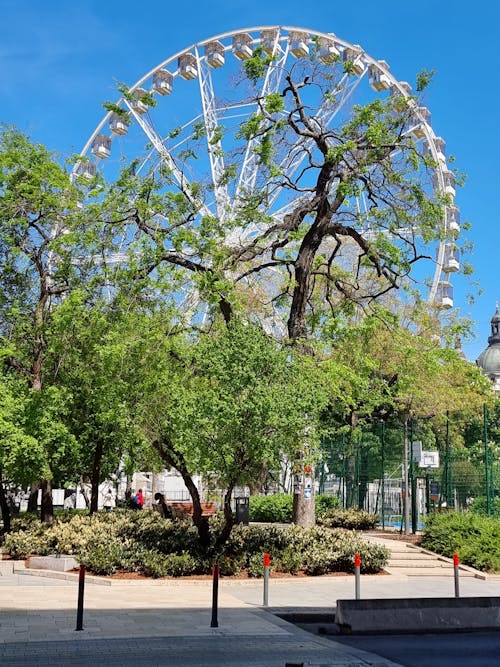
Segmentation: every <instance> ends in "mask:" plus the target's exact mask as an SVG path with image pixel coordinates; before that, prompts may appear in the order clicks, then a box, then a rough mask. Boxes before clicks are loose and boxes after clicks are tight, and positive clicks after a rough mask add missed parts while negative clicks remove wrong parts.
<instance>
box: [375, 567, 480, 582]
mask: <svg viewBox="0 0 500 667" xmlns="http://www.w3.org/2000/svg"><path fill="white" fill-rule="evenodd" d="M384 571H385V572H387V573H388V574H392V575H394V576H406V577H447V578H449V579H453V577H454V572H453V568H448V569H446V568H442V567H429V568H418V567H391V566H390V565H387V566H386V567H385V568H384ZM462 577H468V578H470V577H472V578H474V577H475V575H474V574H473V573H472V572H467V571H465V570H460V578H462Z"/></svg>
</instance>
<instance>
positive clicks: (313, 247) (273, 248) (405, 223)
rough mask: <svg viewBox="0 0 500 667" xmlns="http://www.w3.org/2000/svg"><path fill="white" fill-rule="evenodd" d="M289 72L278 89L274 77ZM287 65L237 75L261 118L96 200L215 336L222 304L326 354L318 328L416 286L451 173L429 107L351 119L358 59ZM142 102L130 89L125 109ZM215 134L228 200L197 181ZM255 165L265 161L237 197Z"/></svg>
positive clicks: (373, 109)
mask: <svg viewBox="0 0 500 667" xmlns="http://www.w3.org/2000/svg"><path fill="white" fill-rule="evenodd" d="M275 65H276V66H277V67H278V69H279V76H278V74H276V77H277V78H276V81H277V82H278V83H276V85H275V87H274V88H275V89H274V91H273V92H272V93H268V92H266V86H265V85H263V83H262V81H263V80H264V79H265V78H266V76H267V75H268V73H269V68H272V67H274V66H275ZM282 68H283V64H282V63H281V62H280V63H279V65H277V64H276V63H275V62H273V56H272V55H269V54H268V53H266V52H265V51H264V50H262V49H256V51H255V52H254V55H253V56H252V57H251V58H250V59H249V60H247V61H246V62H245V63H244V74H245V76H244V77H243V76H242V77H241V79H240V81H239V82H238V80H237V79H236V80H235V82H236V85H237V86H240V87H241V90H242V94H244V97H245V99H246V101H247V102H248V104H249V106H253V108H254V110H255V111H254V112H253V113H252V114H251V115H250V116H249V117H248V116H247V117H246V118H245V119H244V120H243V121H241V122H238V121H237V122H231V124H230V125H229V126H223V125H222V124H220V125H219V126H217V128H214V127H211V126H210V127H208V126H205V127H204V126H203V124H201V125H200V124H193V125H189V127H188V128H187V129H186V128H179V129H177V130H175V131H172V132H171V133H170V135H169V136H168V137H167V139H166V140H165V145H164V147H163V148H162V149H161V150H160V155H161V156H162V164H161V165H160V166H159V167H158V166H157V165H155V168H154V169H153V170H151V171H150V172H147V171H146V169H145V168H143V167H141V168H140V169H139V168H138V167H139V164H140V163H139V161H136V162H134V163H133V164H131V165H128V166H127V168H126V169H125V170H124V171H123V173H122V174H121V176H120V177H119V178H118V179H117V180H115V182H114V183H113V184H112V185H111V186H110V187H109V188H108V189H107V190H106V189H103V190H97V189H96V187H95V186H96V184H98V185H100V186H101V185H102V183H101V182H100V181H99V178H98V177H96V179H95V180H94V181H93V182H92V184H91V188H90V192H91V197H90V206H91V207H92V206H93V207H94V209H95V213H96V214H95V216H94V217H95V220H96V222H97V224H102V228H103V229H104V230H105V237H106V243H107V244H109V240H110V239H112V241H113V243H115V245H116V248H115V249H116V252H117V253H119V256H120V258H121V261H122V262H123V266H124V267H126V268H128V270H129V271H130V275H131V278H132V277H133V279H138V278H139V279H142V278H144V277H145V276H147V275H155V276H156V277H157V276H158V275H159V274H161V273H162V272H163V274H165V275H167V276H168V280H169V285H170V287H171V289H172V290H173V291H177V294H178V298H179V301H180V300H181V299H183V298H184V299H185V308H184V312H183V317H184V319H185V320H187V321H189V322H191V323H195V324H196V325H198V326H200V325H201V326H205V325H207V323H208V322H210V320H211V317H212V316H213V314H214V310H215V309H216V308H217V309H218V310H219V311H220V313H221V314H222V316H223V318H224V320H225V321H226V323H227V322H230V320H231V318H232V317H233V316H234V314H235V313H238V314H241V312H244V313H245V314H246V316H247V317H249V318H251V319H252V318H253V319H258V320H259V321H260V323H261V324H262V325H263V326H264V327H265V328H266V330H268V331H273V333H274V334H277V335H279V336H281V337H288V338H289V339H290V340H292V341H294V342H298V343H299V345H300V349H301V350H302V352H304V353H309V354H310V353H312V352H313V351H314V345H313V344H312V342H311V338H312V336H313V334H316V333H317V332H318V331H328V330H329V329H332V328H335V326H336V322H337V321H338V319H339V318H341V319H342V318H343V316H344V314H345V313H346V312H347V313H349V314H352V313H353V312H355V311H362V310H366V309H370V308H371V307H372V305H373V304H374V303H375V302H376V301H377V299H379V298H380V297H381V296H382V295H384V294H387V293H388V292H389V291H390V290H392V289H397V288H400V287H402V286H408V284H409V281H408V278H409V276H410V275H411V274H412V270H413V267H414V265H415V264H416V263H417V262H418V261H420V260H421V259H423V258H424V257H428V254H429V250H428V249H426V248H425V244H426V243H432V242H433V241H436V240H437V239H438V238H439V235H440V233H441V228H442V220H443V216H444V207H445V205H446V203H451V201H450V198H449V196H448V195H446V194H445V193H444V192H442V191H441V190H439V189H437V190H435V189H434V188H433V186H432V176H433V173H434V168H435V167H436V163H435V162H434V161H433V160H432V159H431V158H430V157H429V155H428V154H427V153H426V152H425V151H424V149H423V147H422V145H421V143H419V142H418V141H417V140H416V138H415V134H414V133H412V132H411V131H410V129H411V128H412V127H413V128H414V127H416V126H419V125H421V123H422V118H421V114H420V111H418V100H417V99H416V98H414V97H411V96H410V97H405V96H404V95H403V94H402V93H401V91H398V90H396V92H395V94H392V95H388V96H386V97H385V98H384V97H381V98H380V99H377V100H375V101H372V102H369V103H367V104H365V105H362V106H356V105H351V106H349V104H345V100H343V101H342V105H343V108H342V113H339V114H335V113H333V111H334V110H335V108H336V104H337V102H338V100H337V96H338V95H340V94H341V92H340V91H341V90H342V89H343V86H344V85H345V82H346V80H349V77H350V76H351V75H353V73H354V72H355V71H356V67H355V66H354V64H353V63H352V62H350V61H349V60H347V61H346V62H344V63H343V64H342V65H340V64H337V65H333V64H332V62H329V63H327V64H326V63H323V62H322V61H321V59H319V58H318V57H317V50H316V49H313V52H312V54H311V56H310V58H302V59H300V61H297V62H296V63H295V64H294V65H292V66H291V67H290V68H289V69H282ZM425 82H426V77H425V76H424V77H420V78H419V86H418V88H422V86H423V85H424V83H425ZM349 86H350V84H349V85H348V87H347V89H348V90H350V88H349ZM354 88H355V86H353V90H354ZM131 100H132V96H131V94H130V93H127V91H125V92H124V98H123V100H122V102H121V104H122V105H123V107H124V108H126V107H125V103H126V102H127V101H128V102H129V103H130V101H131ZM145 102H146V103H149V102H150V100H149V99H147V100H145ZM342 105H341V106H342ZM346 110H349V114H348V115H347V117H346V114H345V111H346ZM148 131H149V133H150V134H151V133H152V132H153V130H151V128H150V129H149V130H148ZM179 135H180V136H179ZM181 139H182V141H181ZM207 139H208V151H209V153H211V154H212V155H213V154H215V153H216V157H217V159H218V160H219V161H220V162H221V163H222V164H223V168H221V169H220V170H219V172H220V173H219V180H218V182H217V183H216V184H215V192H214V186H213V184H212V186H208V185H207V183H206V182H204V181H203V180H201V179H199V180H196V179H194V180H193V178H192V177H191V176H192V174H196V173H199V170H198V169H197V162H198V163H199V162H201V163H203V164H206V161H203V160H202V159H200V158H202V152H203V153H205V152H206V150H207V148H206V143H205V142H206V140H207ZM176 144H177V145H179V146H182V150H180V149H179V150H177V149H176V148H175V145H176ZM155 145H156V144H155ZM176 150H177V152H175V151H176ZM169 151H171V152H169ZM172 155H175V158H176V159H173V158H172ZM240 164H243V165H244V166H243V167H242V169H245V168H247V167H245V165H249V164H251V165H252V167H251V169H250V170H248V168H247V172H245V173H243V175H242V176H241V178H240V181H239V183H238V186H237V187H235V188H234V191H233V190H231V189H230V187H229V184H230V183H231V181H232V180H233V179H234V177H235V173H237V172H238V170H239V165H240ZM245 176H246V177H247V178H245ZM96 193H98V194H96ZM214 199H215V201H216V204H217V206H216V207H215V209H214V206H212V203H213V201H214ZM360 202H361V205H360ZM249 232H250V233H249ZM422 240H423V242H424V243H422ZM306 504H307V503H306ZM313 505H314V503H312V502H310V503H308V507H309V510H310V511H311V512H312V511H313Z"/></svg>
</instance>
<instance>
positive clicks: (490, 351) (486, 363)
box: [476, 343, 500, 375]
mask: <svg viewBox="0 0 500 667" xmlns="http://www.w3.org/2000/svg"><path fill="white" fill-rule="evenodd" d="M476 363H477V365H478V366H479V368H481V369H482V370H483V371H484V373H485V375H493V374H495V373H500V344H498V343H497V344H496V345H491V346H490V347H487V348H486V350H483V352H481V354H480V355H479V357H478V359H477V361H476Z"/></svg>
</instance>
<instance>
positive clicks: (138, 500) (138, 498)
mask: <svg viewBox="0 0 500 667" xmlns="http://www.w3.org/2000/svg"><path fill="white" fill-rule="evenodd" d="M134 505H135V506H136V507H137V509H138V510H142V508H143V507H144V496H143V495H142V489H139V491H137V493H136V494H135V496H134Z"/></svg>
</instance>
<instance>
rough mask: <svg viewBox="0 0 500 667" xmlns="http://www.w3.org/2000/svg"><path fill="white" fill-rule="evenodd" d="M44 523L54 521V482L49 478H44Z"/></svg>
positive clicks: (42, 514) (42, 516)
mask: <svg viewBox="0 0 500 667" xmlns="http://www.w3.org/2000/svg"><path fill="white" fill-rule="evenodd" d="M41 519H42V523H53V521H54V504H53V502H52V482H51V481H50V480H48V479H42V511H41Z"/></svg>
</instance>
